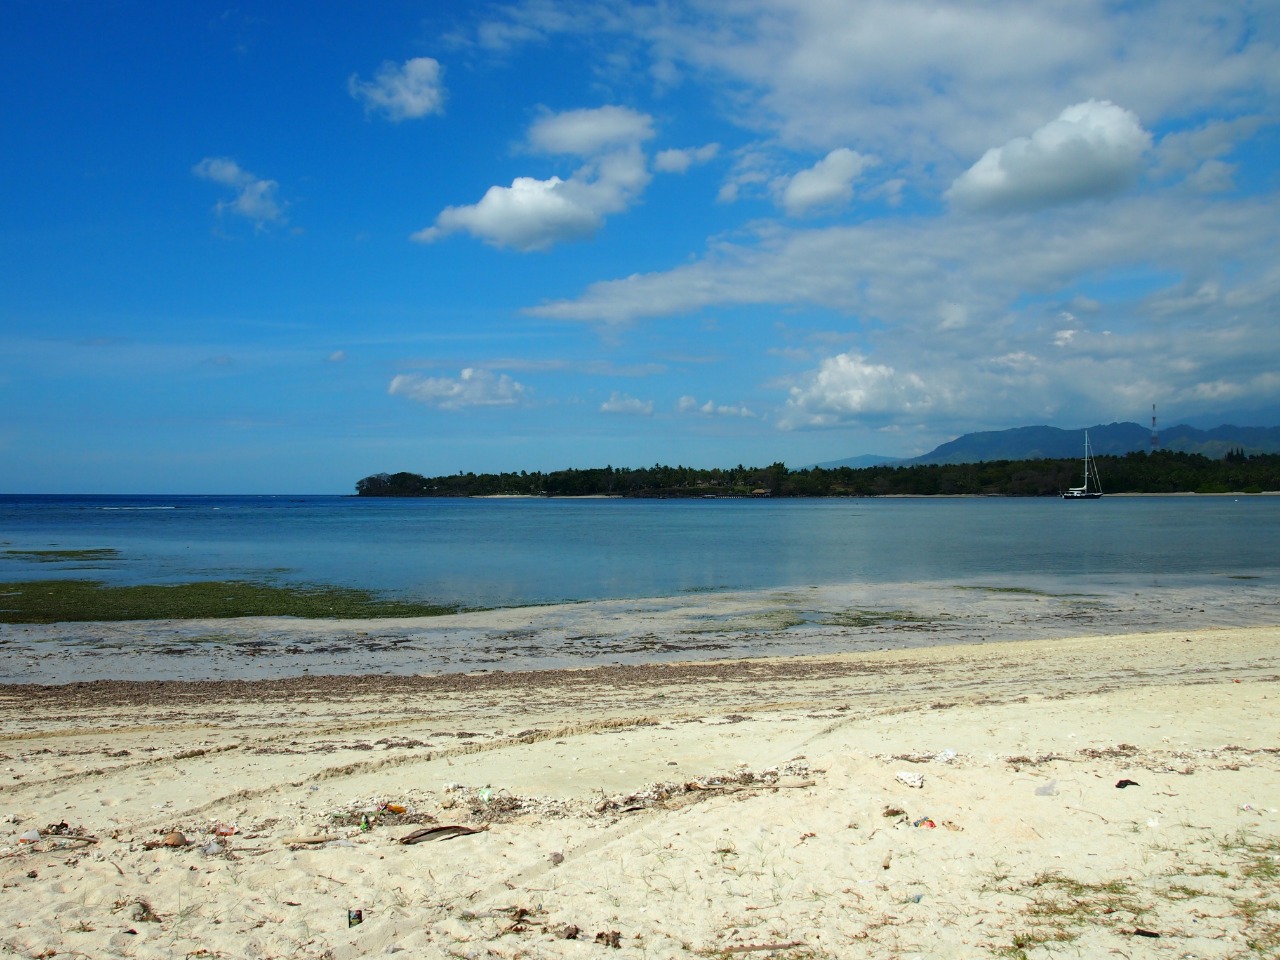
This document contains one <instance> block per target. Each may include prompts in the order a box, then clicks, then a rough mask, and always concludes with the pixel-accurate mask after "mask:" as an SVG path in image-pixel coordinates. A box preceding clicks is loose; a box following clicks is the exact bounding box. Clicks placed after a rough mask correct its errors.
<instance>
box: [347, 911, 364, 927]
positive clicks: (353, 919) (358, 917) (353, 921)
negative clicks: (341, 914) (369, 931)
mask: <svg viewBox="0 0 1280 960" xmlns="http://www.w3.org/2000/svg"><path fill="white" fill-rule="evenodd" d="M362 923H364V911H363V910H348V911H347V926H348V927H358V926H360V924H362Z"/></svg>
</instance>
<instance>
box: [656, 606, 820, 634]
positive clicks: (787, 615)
mask: <svg viewBox="0 0 1280 960" xmlns="http://www.w3.org/2000/svg"><path fill="white" fill-rule="evenodd" d="M806 622H807V621H806V620H805V618H804V617H802V616H800V615H799V614H798V613H796V612H795V611H794V610H787V609H778V610H762V611H760V612H759V613H753V614H747V615H746V616H740V617H736V618H733V619H724V620H716V619H712V620H708V621H707V622H706V623H704V624H701V625H699V626H696V627H688V628H686V629H684V630H681V631H680V632H681V633H684V634H699V633H755V632H758V631H761V630H769V631H772V630H788V629H790V628H791V627H798V626H800V625H801V624H804V623H806Z"/></svg>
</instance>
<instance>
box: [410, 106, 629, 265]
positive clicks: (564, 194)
mask: <svg viewBox="0 0 1280 960" xmlns="http://www.w3.org/2000/svg"><path fill="white" fill-rule="evenodd" d="M652 133H653V131H652V126H651V118H650V117H648V116H647V115H645V114H639V113H636V112H634V111H632V110H627V109H625V108H622V107H602V108H600V109H597V110H573V111H569V112H567V113H563V114H558V115H554V116H548V117H543V118H541V119H540V120H538V121H537V122H536V123H535V124H534V126H533V128H532V129H531V131H530V135H529V142H530V144H531V145H532V146H534V147H535V148H536V149H538V150H541V151H544V152H548V153H556V154H560V153H573V154H580V155H582V156H583V157H585V158H586V161H587V162H586V163H584V164H583V165H582V166H581V167H579V168H578V169H577V170H576V171H574V173H573V175H572V176H570V177H569V179H567V180H562V179H561V178H560V177H551V178H550V179H547V180H538V179H535V178H533V177H517V178H516V179H515V180H513V181H512V183H511V186H510V187H502V186H494V187H490V188H489V189H488V190H487V191H486V192H485V195H484V196H483V197H482V198H481V199H480V201H479V202H478V203H475V204H470V205H466V206H453V207H446V208H445V209H444V210H443V211H441V212H440V214H439V215H438V216H437V217H436V220H435V223H434V224H432V225H431V226H430V227H426V228H424V229H422V230H419V231H417V232H416V233H414V234H413V235H412V237H411V239H413V240H416V241H418V242H420V243H434V242H435V241H437V240H440V239H442V238H444V237H446V236H448V235H449V234H451V233H456V232H458V231H464V232H466V233H469V234H471V235H472V236H474V237H477V238H478V239H480V240H483V241H485V242H486V243H489V244H492V245H493V246H497V247H512V248H514V249H516V250H521V251H526V252H527V251H533V250H546V249H547V248H549V247H551V246H553V245H555V244H557V243H564V242H567V241H573V240H584V239H587V238H589V237H591V236H593V235H594V234H595V233H596V231H597V230H599V229H600V227H601V226H602V225H603V223H604V219H605V217H606V216H608V215H609V214H613V213H620V212H622V211H624V210H626V209H627V208H628V207H630V206H631V204H632V203H634V202H635V200H636V199H637V198H638V197H639V196H640V194H641V193H642V192H643V191H644V189H645V187H646V186H648V184H649V181H650V179H651V177H650V174H649V171H648V169H647V168H646V166H645V158H644V154H643V152H642V151H641V149H640V143H641V142H642V141H643V140H645V139H647V138H648V137H650V136H652Z"/></svg>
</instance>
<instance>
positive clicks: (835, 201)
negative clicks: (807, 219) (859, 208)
mask: <svg viewBox="0 0 1280 960" xmlns="http://www.w3.org/2000/svg"><path fill="white" fill-rule="evenodd" d="M874 162H875V161H874V160H873V159H872V158H871V157H864V156H863V155H862V154H860V153H857V152H855V151H853V150H850V149H849V148H847V147H839V148H837V149H835V150H832V151H831V152H830V153H828V154H827V155H826V156H825V157H824V158H823V159H821V160H819V161H818V162H817V163H816V164H815V165H814V166H812V167H810V168H809V169H808V170H801V171H800V172H799V173H797V174H796V175H795V176H793V177H790V178H786V179H784V180H782V181H781V182H779V183H778V184H777V189H778V194H779V202H780V203H781V204H782V207H783V208H784V209H785V210H786V211H787V213H788V214H789V215H790V216H793V217H798V216H802V215H803V214H805V213H808V212H809V211H811V210H813V209H814V208H823V207H832V206H836V205H839V204H844V203H848V202H849V201H850V200H851V199H853V182H854V181H855V180H857V179H858V177H859V176H861V175H862V171H863V170H865V169H866V168H867V167H869V166H870V165H871V164H873V163H874Z"/></svg>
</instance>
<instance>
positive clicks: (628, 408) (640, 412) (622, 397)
mask: <svg viewBox="0 0 1280 960" xmlns="http://www.w3.org/2000/svg"><path fill="white" fill-rule="evenodd" d="M600 412H601V413H626V414H631V415H632V416H642V417H649V416H652V415H653V401H652V400H640V399H638V398H637V397H633V396H631V395H630V394H627V393H618V391H616V390H615V391H614V392H613V393H611V394H609V399H608V400H606V401H605V402H604V403H602V404H600Z"/></svg>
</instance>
